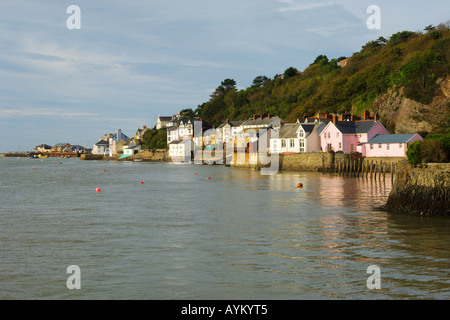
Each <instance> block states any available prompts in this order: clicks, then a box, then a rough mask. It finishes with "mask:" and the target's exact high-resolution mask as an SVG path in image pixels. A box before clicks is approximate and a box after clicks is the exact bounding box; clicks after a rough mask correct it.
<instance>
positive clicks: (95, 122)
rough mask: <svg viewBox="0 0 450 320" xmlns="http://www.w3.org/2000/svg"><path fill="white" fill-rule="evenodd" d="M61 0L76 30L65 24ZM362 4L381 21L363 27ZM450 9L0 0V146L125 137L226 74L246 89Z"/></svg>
mask: <svg viewBox="0 0 450 320" xmlns="http://www.w3.org/2000/svg"><path fill="white" fill-rule="evenodd" d="M70 5H77V6H79V8H80V9H81V29H79V30H69V29H68V28H67V26H66V20H67V19H68V18H69V16H70V14H68V13H67V12H66V10H67V8H68V7H69V6H70ZM370 5H378V6H379V7H380V9H381V29H380V30H369V29H368V28H367V25H366V21H367V19H368V18H369V16H370V14H368V13H367V8H368V7H369V6H370ZM449 17H450V6H449V4H448V1H444V0H429V1H384V0H383V1H375V0H374V1H372V0H371V1H365V0H344V1H328V0H324V1H316V2H309V1H303V0H228V1H216V0H184V1H181V0H166V1H153V0H129V1H118V0H110V1H106V0H105V1H100V0H97V1H94V0H89V1H87V0H71V1H63V0H40V1H32V0H28V1H25V0H14V1H12V0H3V1H2V2H1V4H0V152H8V151H11V150H15V151H16V150H19V148H20V150H22V151H23V150H31V149H32V148H33V147H35V146H36V145H39V144H42V143H46V144H50V145H54V144H56V143H62V142H68V143H72V144H81V145H84V146H87V147H92V145H93V144H94V143H95V142H97V141H98V139H99V138H100V136H102V135H103V134H105V133H109V132H114V131H115V130H117V129H122V130H123V131H124V132H125V134H127V135H129V136H133V135H134V134H135V133H136V130H137V129H138V128H141V127H142V126H143V125H147V126H148V127H153V126H154V125H155V123H156V119H157V117H158V114H161V115H173V114H175V113H177V111H179V110H181V109H184V108H192V109H194V110H195V108H196V107H197V106H198V105H199V104H202V103H203V102H205V101H207V100H208V99H209V94H210V93H211V92H212V91H213V90H214V89H215V88H216V87H217V86H219V85H220V82H221V81H222V80H224V79H226V78H232V79H234V80H236V82H237V85H238V87H239V88H242V89H243V88H246V87H248V86H250V85H251V83H252V80H253V79H254V78H255V77H256V76H258V75H265V76H267V77H273V76H275V75H276V74H281V73H283V72H284V70H286V69H287V68H288V67H291V66H293V67H296V68H297V69H299V70H303V69H305V68H306V67H307V66H308V65H309V64H310V63H311V62H312V61H314V59H315V58H316V57H317V56H318V55H320V54H325V55H327V56H328V58H330V59H331V58H338V57H341V56H350V55H352V53H354V52H357V51H359V50H360V49H361V46H362V45H364V44H365V43H367V42H368V41H371V40H375V39H377V38H378V37H379V36H384V37H386V38H388V37H389V36H390V35H391V34H393V33H395V32H398V31H403V30H410V31H419V30H423V28H424V27H425V26H426V25H429V24H434V25H437V24H439V23H442V22H446V21H447V20H448V19H449Z"/></svg>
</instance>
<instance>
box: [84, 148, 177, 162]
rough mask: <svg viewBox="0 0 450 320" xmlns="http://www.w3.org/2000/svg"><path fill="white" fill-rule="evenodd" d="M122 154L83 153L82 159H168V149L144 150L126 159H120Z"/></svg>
mask: <svg viewBox="0 0 450 320" xmlns="http://www.w3.org/2000/svg"><path fill="white" fill-rule="evenodd" d="M119 158H120V155H115V156H112V157H110V156H104V155H96V154H82V155H81V156H80V160H104V161H134V160H136V159H139V160H143V161H168V159H167V151H166V150H165V149H161V150H160V149H157V150H143V151H141V152H139V153H137V154H135V155H132V156H130V157H128V158H125V159H119Z"/></svg>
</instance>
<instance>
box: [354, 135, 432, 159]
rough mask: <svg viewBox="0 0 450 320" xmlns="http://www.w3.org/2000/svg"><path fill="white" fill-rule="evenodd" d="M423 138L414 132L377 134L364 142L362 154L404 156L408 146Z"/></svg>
mask: <svg viewBox="0 0 450 320" xmlns="http://www.w3.org/2000/svg"><path fill="white" fill-rule="evenodd" d="M417 140H423V138H422V137H421V136H420V135H418V134H417V133H416V134H389V135H377V136H375V137H373V138H372V139H370V140H369V142H367V143H365V144H364V145H363V146H362V148H363V151H364V152H363V155H364V154H365V156H366V157H405V156H406V150H408V146H409V145H410V144H411V143H413V142H414V141H417Z"/></svg>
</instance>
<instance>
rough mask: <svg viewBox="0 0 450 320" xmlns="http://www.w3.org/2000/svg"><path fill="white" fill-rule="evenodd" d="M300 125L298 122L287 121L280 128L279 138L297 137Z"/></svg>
mask: <svg viewBox="0 0 450 320" xmlns="http://www.w3.org/2000/svg"><path fill="white" fill-rule="evenodd" d="M299 127H300V125H299V124H298V123H286V124H285V125H284V126H282V127H281V128H280V131H278V138H280V139H286V138H297V130H298V128H299Z"/></svg>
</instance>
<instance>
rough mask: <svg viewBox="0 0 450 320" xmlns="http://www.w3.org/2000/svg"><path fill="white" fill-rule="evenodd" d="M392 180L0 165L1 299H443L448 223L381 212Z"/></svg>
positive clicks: (448, 273)
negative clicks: (71, 282)
mask: <svg viewBox="0 0 450 320" xmlns="http://www.w3.org/2000/svg"><path fill="white" fill-rule="evenodd" d="M196 173H197V174H196ZM209 177H210V178H211V179H207V178H209ZM141 182H142V183H141ZM298 183H302V184H303V188H297V185H298ZM390 183H391V182H390V178H389V177H386V180H385V181H383V180H381V181H380V180H376V181H373V180H367V179H363V178H354V177H341V176H333V175H329V174H322V173H312V172H283V173H278V174H276V175H273V176H263V175H261V174H260V172H258V171H252V170H246V169H233V168H227V167H223V166H200V165H174V164H169V163H144V162H140V163H138V162H107V161H81V160H79V159H59V158H48V159H43V160H42V161H41V160H38V159H17V158H6V159H0V299H117V300H119V299H152V300H159V299H167V300H172V299H177V300H178V299H179V300H185V299H186V300H196V299H216V300H236V299H238V300H239V299H245V300H249V299H268V300H278V299H280V300H281V299H283V300H299V299H358V300H359V299H361V300H374V299H449V298H450V219H446V218H442V217H437V218H429V217H428V218H425V217H409V216H398V215H392V214H390V213H388V212H385V211H383V210H382V209H381V207H382V206H383V205H384V203H385V202H386V200H387V197H388V195H389V192H390V189H391V185H390ZM96 188H101V192H96ZM72 265H76V266H78V267H79V270H80V273H79V278H78V279H79V283H80V286H81V289H79V290H77V289H74V290H70V289H69V288H68V286H67V280H68V278H69V277H71V273H68V270H67V268H68V267H69V266H72ZM370 266H377V267H378V268H379V273H378V275H379V278H378V280H379V282H378V284H379V285H380V289H376V288H375V289H369V287H368V285H367V280H368V278H369V277H371V275H372V273H368V271H367V269H368V268H369V267H370ZM374 283H375V282H374Z"/></svg>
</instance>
